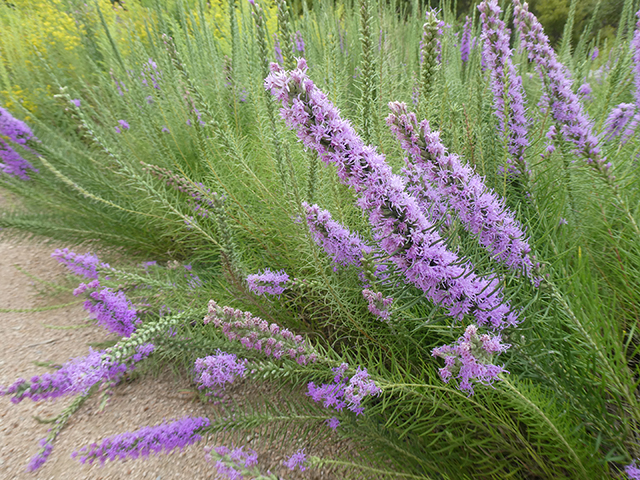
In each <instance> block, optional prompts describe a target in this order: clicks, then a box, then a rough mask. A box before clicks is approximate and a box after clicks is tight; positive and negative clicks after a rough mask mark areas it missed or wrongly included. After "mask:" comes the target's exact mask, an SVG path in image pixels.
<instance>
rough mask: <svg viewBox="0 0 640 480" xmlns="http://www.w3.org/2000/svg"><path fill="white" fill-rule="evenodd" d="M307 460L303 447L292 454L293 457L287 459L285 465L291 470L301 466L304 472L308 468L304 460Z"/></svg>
mask: <svg viewBox="0 0 640 480" xmlns="http://www.w3.org/2000/svg"><path fill="white" fill-rule="evenodd" d="M306 461H307V455H306V454H305V453H304V449H302V450H298V451H297V452H296V453H294V454H293V455H291V457H289V458H288V459H287V460H285V461H284V462H283V465H284V466H285V467H287V468H288V469H289V470H295V468H296V467H300V471H302V472H304V471H305V470H306V469H307V467H305V465H304V462H306Z"/></svg>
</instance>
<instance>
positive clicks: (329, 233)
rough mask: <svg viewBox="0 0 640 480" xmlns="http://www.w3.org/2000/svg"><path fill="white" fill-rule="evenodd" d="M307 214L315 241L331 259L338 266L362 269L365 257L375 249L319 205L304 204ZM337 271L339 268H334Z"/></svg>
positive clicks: (308, 223)
mask: <svg viewBox="0 0 640 480" xmlns="http://www.w3.org/2000/svg"><path fill="white" fill-rule="evenodd" d="M302 207H303V208H304V210H305V212H306V213H307V217H306V219H307V226H308V227H309V232H310V233H311V236H312V238H313V240H314V241H315V242H316V243H317V244H318V246H320V247H322V249H323V250H324V251H325V252H326V253H327V255H329V257H331V260H333V262H334V263H335V264H337V265H343V266H348V265H355V266H357V267H361V266H362V263H361V259H362V257H363V255H365V254H367V255H368V254H370V253H371V252H372V251H373V249H372V248H371V247H370V246H368V245H367V244H366V243H364V242H363V241H362V239H361V238H360V237H359V236H358V235H357V234H355V233H351V232H350V231H349V230H348V229H346V228H345V227H344V226H342V225H341V224H340V223H338V222H336V221H335V220H333V219H332V218H331V213H329V212H328V211H327V210H323V209H321V208H320V207H319V206H318V205H309V204H308V203H307V202H303V204H302ZM334 271H337V266H336V267H334Z"/></svg>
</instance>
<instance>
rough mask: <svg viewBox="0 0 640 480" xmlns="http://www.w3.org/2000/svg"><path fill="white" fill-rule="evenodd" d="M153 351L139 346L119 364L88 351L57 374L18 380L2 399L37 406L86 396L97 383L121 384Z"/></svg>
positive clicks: (5, 389)
mask: <svg viewBox="0 0 640 480" xmlns="http://www.w3.org/2000/svg"><path fill="white" fill-rule="evenodd" d="M153 350H154V346H153V345H152V344H150V343H147V344H144V345H140V346H139V347H138V348H137V349H136V353H135V354H134V355H133V356H131V357H130V358H128V359H123V361H122V362H116V361H114V360H112V359H111V357H110V356H109V355H108V354H107V352H105V351H94V350H92V349H91V348H89V355H87V356H86V357H80V358H74V359H72V360H69V361H68V362H66V363H65V364H64V365H63V366H62V368H60V369H59V370H57V371H56V372H54V373H45V374H43V375H40V376H35V377H32V378H31V379H30V380H29V381H26V380H24V379H18V380H17V381H16V382H15V383H14V384H13V385H10V386H9V387H1V386H0V395H3V396H7V395H11V397H12V398H11V401H12V402H13V403H20V402H21V401H22V400H24V399H25V398H30V399H31V400H33V401H34V402H37V401H39V400H44V399H52V398H58V397H63V396H68V395H76V394H85V393H87V392H88V391H89V389H90V388H91V387H93V386H94V385H97V384H98V383H101V382H110V383H112V384H113V383H118V382H119V381H120V379H121V378H122V376H123V375H124V374H125V373H126V372H127V371H131V370H132V369H133V368H134V366H135V364H136V363H138V362H140V361H142V360H143V359H145V358H147V357H148V356H149V355H150V354H151V352H152V351H153Z"/></svg>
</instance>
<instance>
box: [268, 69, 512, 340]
mask: <svg viewBox="0 0 640 480" xmlns="http://www.w3.org/2000/svg"><path fill="white" fill-rule="evenodd" d="M271 69H272V72H271V74H270V75H269V76H268V77H267V78H266V80H265V87H266V88H267V90H269V91H271V93H272V94H273V95H274V96H275V97H277V98H278V99H279V100H281V101H282V105H283V108H282V110H281V115H282V117H283V118H284V119H285V120H286V122H287V124H288V125H289V127H290V128H292V129H294V130H296V131H297V134H298V137H299V139H300V140H301V141H302V143H303V144H304V145H305V146H306V147H310V148H313V149H315V150H316V151H317V152H318V153H319V154H320V155H321V158H322V160H323V161H324V162H326V163H327V164H332V165H335V166H336V168H337V171H338V177H339V178H340V180H341V181H342V183H343V184H345V185H347V186H349V187H351V188H353V189H354V190H355V191H356V192H357V193H358V194H359V197H360V198H359V199H358V205H359V206H360V207H361V208H362V209H363V210H364V211H365V212H367V213H368V214H369V222H370V224H371V225H372V226H373V229H374V235H375V238H376V240H377V242H378V244H379V246H380V249H381V250H383V251H384V252H385V253H386V254H387V255H388V256H389V257H390V261H392V262H393V263H395V265H396V266H397V267H398V269H399V270H400V271H402V272H404V275H405V278H406V279H407V280H408V281H409V282H411V283H413V284H414V285H415V286H416V287H418V288H420V289H421V290H422V291H423V292H424V294H425V295H426V296H427V297H428V298H429V299H431V301H433V302H434V303H435V304H437V305H440V306H443V307H445V308H447V309H448V314H449V315H451V316H452V317H454V318H456V319H461V318H462V317H463V316H464V314H466V313H473V314H474V315H476V318H477V319H478V322H479V323H481V324H485V323H488V324H491V325H492V326H493V327H494V328H503V327H504V326H506V325H513V324H515V323H516V319H517V315H516V314H515V313H514V312H512V310H511V307H510V306H509V304H508V303H507V302H506V301H505V300H504V298H503V296H502V289H501V288H500V285H499V280H498V279H497V278H494V277H491V278H482V277H479V276H477V275H476V274H475V273H474V271H473V269H474V267H473V265H472V264H471V263H470V262H469V261H468V260H465V259H461V258H459V257H458V255H457V254H456V253H454V252H451V251H449V250H448V249H447V248H446V245H445V244H444V239H442V238H441V237H440V235H439V234H438V232H437V231H435V226H434V225H433V224H432V223H431V222H429V221H428V219H427V218H426V217H425V215H424V214H423V213H422V211H421V209H420V206H419V204H418V202H417V201H416V199H415V198H414V197H412V196H410V195H409V194H408V193H407V192H406V191H405V184H404V180H403V179H402V178H401V177H399V176H397V175H394V174H393V173H392V171H391V167H390V166H389V165H388V164H387V163H386V161H385V157H384V155H382V154H380V153H378V152H377V151H376V150H375V148H373V147H370V146H365V145H364V143H363V142H362V140H361V139H360V138H359V137H358V136H357V134H356V133H355V131H354V129H353V127H352V126H351V124H350V123H349V122H348V121H346V120H344V119H342V118H341V117H340V112H339V111H338V109H337V108H336V107H335V106H334V105H333V104H332V103H331V102H330V101H329V100H328V99H327V97H326V95H325V94H324V93H323V92H322V91H320V90H319V89H318V88H317V87H316V86H315V85H314V84H313V82H312V81H311V79H310V78H309V77H308V76H307V74H306V70H307V65H306V62H305V60H304V59H300V60H299V61H298V68H296V69H295V70H292V71H291V72H285V71H284V70H283V69H282V68H281V67H280V66H279V65H277V64H275V63H272V64H271Z"/></svg>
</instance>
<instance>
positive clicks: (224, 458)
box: [205, 446, 275, 480]
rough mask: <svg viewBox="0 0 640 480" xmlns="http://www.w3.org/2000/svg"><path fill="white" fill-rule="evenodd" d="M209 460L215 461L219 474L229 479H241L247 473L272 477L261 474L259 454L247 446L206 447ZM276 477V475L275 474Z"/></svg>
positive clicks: (260, 476)
mask: <svg viewBox="0 0 640 480" xmlns="http://www.w3.org/2000/svg"><path fill="white" fill-rule="evenodd" d="M205 451H206V452H207V455H206V456H207V460H209V461H211V462H214V461H215V467H216V471H217V472H218V475H223V476H224V477H225V478H227V479H229V480H241V479H243V478H247V477H245V475H247V476H249V475H251V477H252V478H263V479H265V480H266V479H268V478H271V477H267V476H263V475H260V472H259V470H258V469H257V467H256V466H257V463H258V454H257V453H256V451H255V450H251V449H249V448H247V449H245V447H237V448H228V447H225V446H218V447H214V448H210V447H207V448H205ZM273 478H275V476H273Z"/></svg>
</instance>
